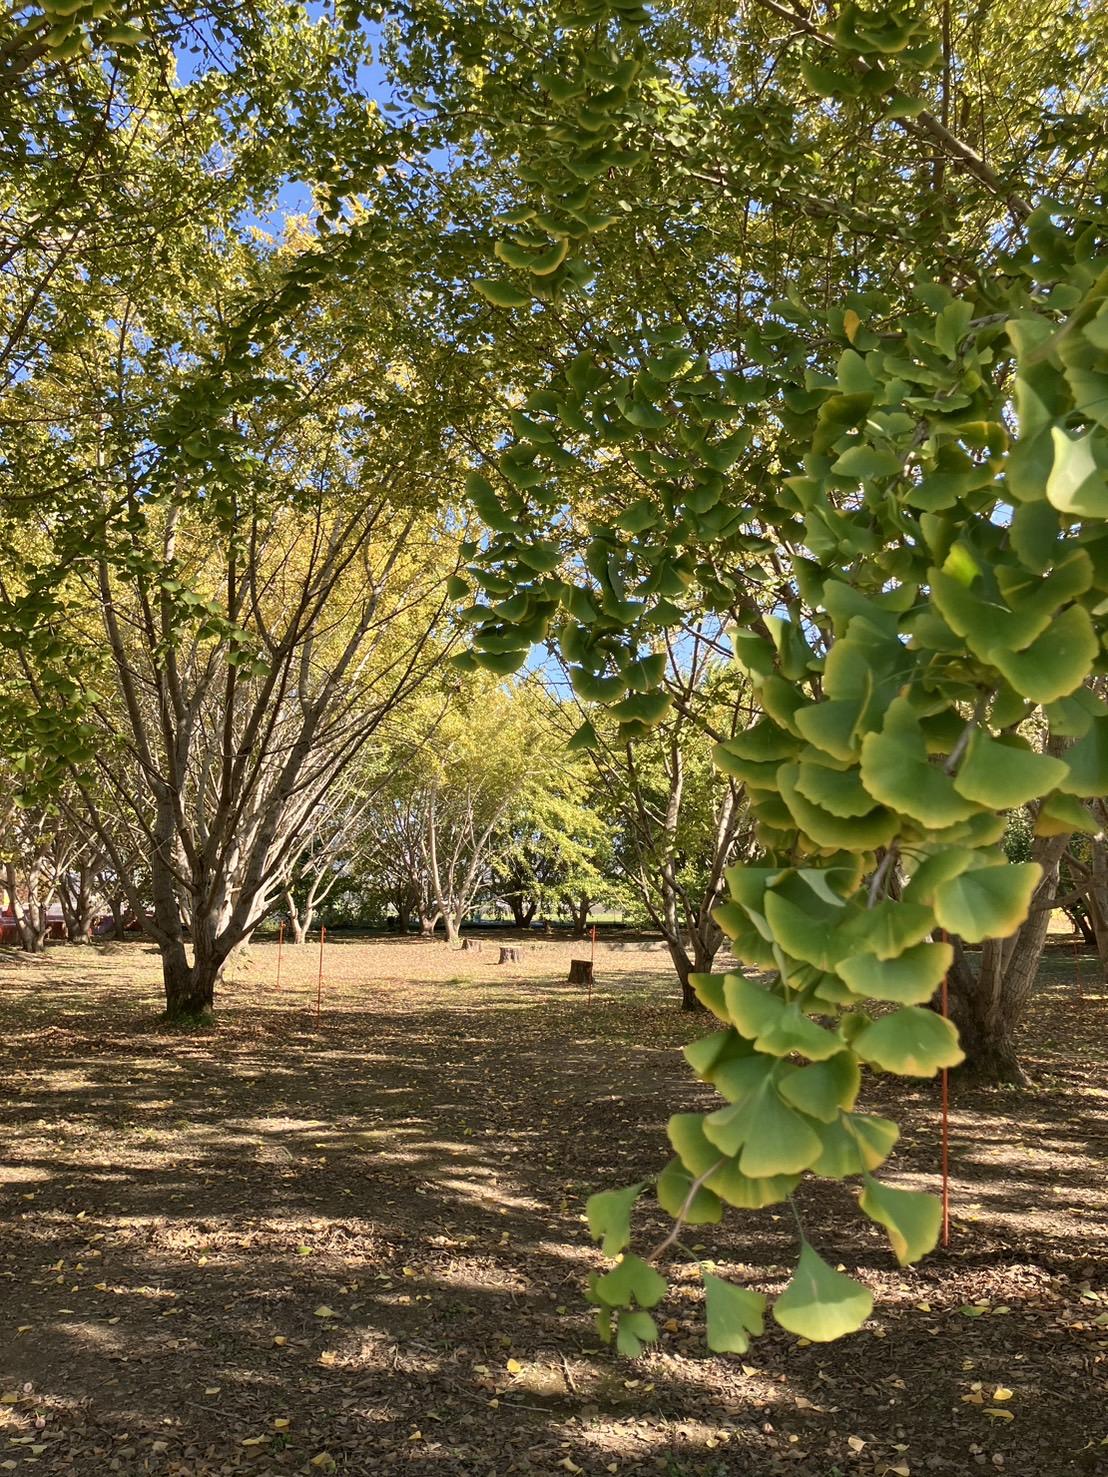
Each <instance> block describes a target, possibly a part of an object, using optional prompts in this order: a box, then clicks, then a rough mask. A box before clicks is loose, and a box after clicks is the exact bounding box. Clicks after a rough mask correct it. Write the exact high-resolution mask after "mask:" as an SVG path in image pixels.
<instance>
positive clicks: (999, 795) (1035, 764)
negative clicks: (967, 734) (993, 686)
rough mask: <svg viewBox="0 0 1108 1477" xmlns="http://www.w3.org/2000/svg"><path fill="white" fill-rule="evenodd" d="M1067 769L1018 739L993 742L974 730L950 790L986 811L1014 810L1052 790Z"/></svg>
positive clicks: (1060, 762) (1066, 773)
mask: <svg viewBox="0 0 1108 1477" xmlns="http://www.w3.org/2000/svg"><path fill="white" fill-rule="evenodd" d="M1068 774H1069V766H1068V765H1067V764H1066V763H1064V761H1063V760H1061V759H1054V758H1052V757H1051V755H1049V754H1036V753H1035V752H1034V751H1033V750H1032V749H1030V748H1029V747H1028V746H1027V745H1026V744H1024V743H1022V742H1021V741H1020V740H1018V739H994V738H990V737H989V736H988V734H985V733H982V732H981V731H980V730H978V731H977V732H976V733H975V734H974V735H973V738H972V739H970V743H969V748H968V749H967V750H966V757H965V758H964V759H963V760H962V763H961V764H960V765H959V767H958V772H957V774H956V775H955V776H954V788H955V789H956V790H957V791H958V793H959V794H960V795H964V796H965V797H966V799H967V800H973V801H976V803H977V804H978V805H987V806H988V807H989V809H990V810H1016V809H1017V808H1018V807H1019V806H1021V805H1026V804H1027V802H1028V801H1029V800H1037V799H1038V798H1039V796H1041V795H1045V794H1047V793H1048V792H1049V791H1050V790H1056V789H1057V788H1058V787H1059V786H1060V785H1061V784H1062V783H1063V781H1064V780H1065V779H1066V776H1067V775H1068Z"/></svg>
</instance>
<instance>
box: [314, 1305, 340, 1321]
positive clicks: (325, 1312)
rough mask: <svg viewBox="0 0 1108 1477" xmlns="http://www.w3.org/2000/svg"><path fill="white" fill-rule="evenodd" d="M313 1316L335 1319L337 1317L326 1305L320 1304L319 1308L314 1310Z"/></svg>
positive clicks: (332, 1309)
mask: <svg viewBox="0 0 1108 1477" xmlns="http://www.w3.org/2000/svg"><path fill="white" fill-rule="evenodd" d="M315 1316H316V1317H317V1318H337V1317H338V1316H339V1315H338V1314H337V1313H336V1312H335V1310H334V1308H329V1307H328V1306H327V1304H326V1303H320V1305H319V1307H318V1308H317V1309H316V1310H315Z"/></svg>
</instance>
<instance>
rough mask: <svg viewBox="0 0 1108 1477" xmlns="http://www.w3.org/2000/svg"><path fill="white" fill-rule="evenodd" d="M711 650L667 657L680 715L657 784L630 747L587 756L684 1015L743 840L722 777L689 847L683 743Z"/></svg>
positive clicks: (700, 645) (710, 961)
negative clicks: (614, 812)
mask: <svg viewBox="0 0 1108 1477" xmlns="http://www.w3.org/2000/svg"><path fill="white" fill-rule="evenodd" d="M710 650H711V646H710V643H707V642H702V641H700V640H699V639H698V640H697V642H696V643H695V645H694V650H693V653H692V656H691V659H690V661H689V662H688V664H687V666H686V667H685V668H684V669H683V671H682V670H681V669H679V666H678V663H677V661H676V660H675V659H674V658H673V656H672V653H671V679H670V689H671V691H672V692H673V693H674V695H675V706H676V709H677V713H676V716H675V717H674V718H673V719H672V720H671V721H670V724H669V726H668V730H667V731H666V737H665V746H666V747H665V753H664V758H663V761H662V783H661V785H658V784H657V783H651V782H650V780H649V779H648V778H647V776H646V775H645V774H644V772H643V769H642V766H641V764H640V762H639V760H638V758H637V757H636V752H635V750H634V748H633V746H631V745H627V746H626V747H625V748H624V749H623V751H622V752H619V751H617V750H615V749H612V750H607V749H603V748H601V749H600V750H592V751H590V756H591V757H592V759H593V762H594V764H595V765H596V768H597V772H598V775H599V776H600V777H601V779H602V780H604V781H605V782H606V786H607V789H608V793H609V794H610V795H612V796H614V797H617V803H618V804H619V809H620V812H621V817H622V830H623V833H624V837H625V847H626V852H625V854H624V855H622V856H621V855H620V854H619V853H617V855H616V860H615V865H616V867H617V868H618V870H619V871H620V873H621V875H622V877H623V880H624V881H625V883H626V884H627V885H628V886H629V887H630V888H631V890H632V891H633V892H634V894H635V896H636V898H637V900H638V901H639V903H640V904H641V906H642V907H643V909H644V910H645V912H646V914H647V916H648V917H649V919H650V920H651V922H652V923H653V924H654V926H655V927H656V928H657V929H658V931H659V932H660V933H661V935H662V938H663V939H664V941H665V944H666V948H667V949H668V951H669V956H670V959H671V961H672V963H673V968H674V973H675V974H676V976H677V980H678V984H679V985H680V988H681V1008H682V1010H697V1009H699V1008H700V1002H699V1000H698V999H697V995H696V991H695V990H694V989H693V985H692V980H691V976H692V975H693V974H708V973H710V972H711V970H712V967H713V965H714V964H715V960H716V955H717V954H718V953H719V950H720V947H721V946H722V944H723V939H724V935H723V932H722V930H721V929H720V927H719V925H718V924H717V923H716V921H715V918H714V916H713V913H714V910H715V908H716V906H717V905H718V904H719V903H720V901H721V900H722V899H723V896H724V894H725V892H726V884H725V880H724V868H725V867H726V866H727V865H728V864H729V863H731V862H732V861H734V860H735V858H736V856H738V855H739V854H740V853H741V852H742V850H743V849H744V847H745V846H746V844H747V841H748V837H747V828H746V814H745V806H744V804H743V794H742V790H741V787H739V786H738V785H736V783H735V782H734V781H733V780H731V779H729V778H727V777H725V776H722V775H721V776H719V778H718V784H717V785H716V786H715V787H714V789H713V791H712V794H713V799H712V804H711V808H710V811H711V813H710V819H709V823H708V825H707V827H706V828H702V834H701V835H700V838H699V840H698V842H697V843H696V846H697V852H696V855H695V856H691V855H690V847H689V844H688V842H687V831H688V821H687V814H686V811H687V806H688V797H687V794H686V778H687V777H686V758H685V745H686V743H687V741H688V736H689V735H690V734H695V742H697V743H701V742H702V741H703V740H702V737H701V735H700V732H699V728H698V726H697V725H695V724H693V722H692V718H691V713H692V711H693V707H694V705H695V704H696V702H697V701H698V698H699V695H700V691H701V683H702V681H703V679H704V672H705V669H706V665H707V662H708V659H709V656H710ZM746 716H747V715H746V708H745V705H744V706H741V707H740V705H739V702H738V700H736V704H735V706H734V708H733V709H732V710H731V711H730V715H729V722H730V724H731V725H736V724H738V723H739V721H740V719H741V718H745V717H746Z"/></svg>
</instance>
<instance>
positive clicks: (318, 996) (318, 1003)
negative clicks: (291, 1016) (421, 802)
mask: <svg viewBox="0 0 1108 1477" xmlns="http://www.w3.org/2000/svg"><path fill="white" fill-rule="evenodd" d="M326 938H327V930H326V928H322V927H321V928H320V930H319V978H318V980H316V986H315V1019H316V1025H318V1024H319V1012H320V1009H321V1007H322V1005H323V944H324V941H325V940H326Z"/></svg>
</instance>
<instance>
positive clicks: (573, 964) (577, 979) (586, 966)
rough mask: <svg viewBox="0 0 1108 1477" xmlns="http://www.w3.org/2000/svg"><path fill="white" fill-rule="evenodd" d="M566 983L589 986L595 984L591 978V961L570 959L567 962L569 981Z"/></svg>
mask: <svg viewBox="0 0 1108 1477" xmlns="http://www.w3.org/2000/svg"><path fill="white" fill-rule="evenodd" d="M566 983H567V984H570V985H591V984H593V983H595V981H594V980H593V977H592V960H591V959H571V960H570V961H569V979H568V980H567V981H566Z"/></svg>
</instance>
